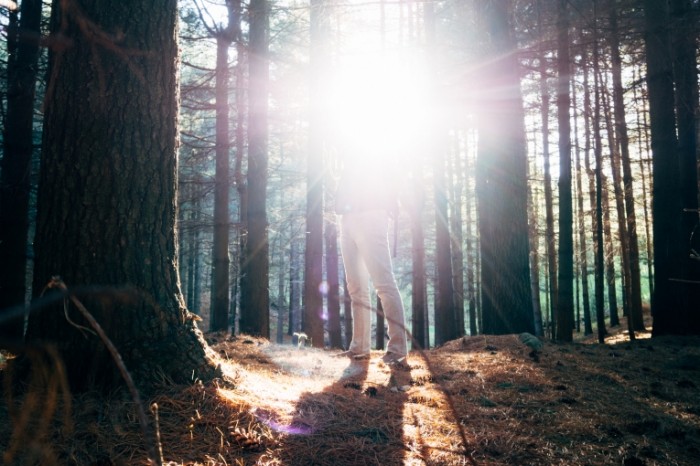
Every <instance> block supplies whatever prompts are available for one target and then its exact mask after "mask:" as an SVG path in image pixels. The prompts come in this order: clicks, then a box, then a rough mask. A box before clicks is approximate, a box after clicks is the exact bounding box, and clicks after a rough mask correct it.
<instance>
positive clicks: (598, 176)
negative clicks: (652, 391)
mask: <svg viewBox="0 0 700 466" xmlns="http://www.w3.org/2000/svg"><path fill="white" fill-rule="evenodd" d="M597 7H598V2H597V1H596V0H593V10H594V12H593V16H594V25H593V88H594V89H595V99H594V105H595V107H594V108H593V121H592V122H591V123H592V127H593V137H594V152H595V165H596V167H595V202H594V203H593V205H595V237H596V241H595V247H596V250H595V254H596V261H595V300H596V321H597V324H598V342H599V343H604V342H605V335H606V334H607V330H606V328H605V298H604V275H603V274H604V267H605V253H604V251H605V240H604V238H603V147H602V141H601V138H600V130H599V129H598V128H600V98H599V93H600V83H599V82H598V76H599V73H598V68H599V65H600V63H599V61H598V60H599V52H598V50H599V46H598V10H597ZM585 88H586V92H588V91H587V86H585ZM587 100H588V104H589V105H588V106H587V108H590V98H588V99H587Z"/></svg>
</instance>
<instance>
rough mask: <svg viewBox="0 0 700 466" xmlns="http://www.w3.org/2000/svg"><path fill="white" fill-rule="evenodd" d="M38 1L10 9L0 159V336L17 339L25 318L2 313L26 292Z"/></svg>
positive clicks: (18, 304)
mask: <svg viewBox="0 0 700 466" xmlns="http://www.w3.org/2000/svg"><path fill="white" fill-rule="evenodd" d="M41 3H42V2H41V0H22V5H21V16H20V19H19V24H17V23H18V20H17V13H16V12H11V13H10V14H11V15H12V18H11V20H10V25H11V27H10V28H9V34H8V38H7V41H8V50H9V57H8V70H7V71H8V79H7V80H8V83H7V89H8V92H7V114H6V118H5V125H4V130H3V157H2V161H1V163H0V263H2V267H0V337H6V338H14V339H19V338H21V336H22V333H23V331H24V319H23V318H22V317H20V316H17V317H15V318H13V319H11V320H8V321H6V322H3V321H4V316H3V314H4V313H5V312H10V311H12V312H16V311H15V310H14V309H12V308H13V307H15V306H16V307H23V306H24V301H25V295H26V285H25V282H26V277H27V275H26V274H27V270H26V268H27V234H28V232H29V193H30V188H31V183H30V175H31V159H32V149H33V145H34V138H33V121H34V97H35V89H36V84H35V83H36V77H37V66H38V57H39V43H38V36H39V24H40V20H41ZM12 25H14V26H12ZM15 309H16V308H15Z"/></svg>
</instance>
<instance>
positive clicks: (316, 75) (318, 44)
mask: <svg viewBox="0 0 700 466" xmlns="http://www.w3.org/2000/svg"><path fill="white" fill-rule="evenodd" d="M325 7H326V2H325V0H312V2H311V55H310V64H311V88H312V89H315V90H316V92H312V93H311V101H310V121H309V131H310V134H309V153H308V158H307V165H306V174H307V175H306V255H305V266H304V322H303V329H304V332H306V334H307V335H308V336H309V338H311V341H312V342H313V345H314V346H316V347H321V348H322V347H323V340H324V329H323V295H322V294H321V291H320V289H319V287H320V285H321V282H322V281H323V173H324V168H323V167H324V144H325V141H324V137H325V136H324V133H325V132H324V123H323V122H324V118H325V117H324V112H323V105H324V101H323V99H324V96H323V95H322V93H321V92H320V91H319V90H320V89H321V87H322V86H323V85H324V84H325V83H324V78H325V77H324V67H325V66H326V63H327V62H326V61H327V60H328V58H329V57H328V53H327V43H326V39H327V33H328V31H327V28H328V17H327V12H326V11H325Z"/></svg>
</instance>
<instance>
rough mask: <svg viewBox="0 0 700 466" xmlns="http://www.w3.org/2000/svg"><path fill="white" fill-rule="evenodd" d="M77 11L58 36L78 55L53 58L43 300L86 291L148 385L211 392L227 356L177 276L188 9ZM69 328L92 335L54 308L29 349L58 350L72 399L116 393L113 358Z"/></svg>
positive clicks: (146, 5) (149, 5)
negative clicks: (180, 17)
mask: <svg viewBox="0 0 700 466" xmlns="http://www.w3.org/2000/svg"><path fill="white" fill-rule="evenodd" d="M75 5H76V3H73V2H70V3H66V2H61V1H58V0H56V1H55V2H54V4H53V18H52V28H53V31H55V32H58V30H59V27H60V28H61V34H62V35H64V36H65V37H68V38H69V39H70V42H67V44H70V45H69V46H68V47H67V48H65V49H62V50H58V51H54V52H53V53H52V54H51V73H50V79H49V83H48V88H47V98H46V106H45V108H46V114H45V124H44V140H43V153H42V160H41V164H42V169H41V177H40V181H39V192H38V215H37V235H36V241H35V248H36V264H35V269H34V284H33V286H34V295H35V296H38V295H40V294H41V293H42V291H43V290H44V287H45V285H46V284H47V283H48V282H49V280H50V279H51V277H53V276H57V275H60V276H61V277H62V278H63V280H64V281H65V283H67V284H68V285H69V287H75V291H76V293H77V295H78V297H79V299H80V300H81V301H82V302H83V303H84V305H85V306H86V308H87V310H88V311H90V312H91V313H92V314H93V315H94V317H95V318H96V320H97V321H98V322H99V324H100V325H101V326H102V328H103V329H104V331H105V332H106V334H107V336H108V337H109V338H110V339H111V340H112V341H113V342H114V344H115V346H116V348H117V349H118V351H119V353H120V354H121V358H122V359H123V361H124V363H125V364H126V367H127V368H128V370H129V371H131V373H132V375H133V376H134V377H135V378H136V380H138V381H139V382H141V384H142V385H145V384H148V383H150V382H153V381H155V380H156V379H162V376H163V375H165V376H166V377H168V378H170V379H172V380H174V381H176V382H192V381H194V380H196V379H202V380H207V379H211V378H213V377H215V376H217V375H218V371H217V369H216V367H215V365H214V363H213V358H214V357H215V356H214V355H213V353H212V352H211V351H210V350H209V349H208V347H207V345H206V343H205V342H204V340H203V339H202V334H201V332H200V331H199V330H198V329H197V327H196V326H195V324H194V322H193V319H192V318H191V315H190V314H189V312H188V311H187V310H186V308H185V305H184V302H183V298H182V294H181V292H180V283H179V278H178V273H177V255H176V247H175V219H176V189H177V183H176V180H177V178H176V174H177V144H178V137H177V119H178V102H177V95H178V70H177V40H176V37H177V36H176V22H177V2H176V1H175V0H158V1H155V0H150V1H143V0H130V1H123V2H117V3H113V2H108V1H104V0H92V1H87V0H86V1H82V2H80V5H81V8H80V10H78V9H77V8H76V6H75ZM64 6H67V7H68V8H67V9H64V8H63V7H64ZM116 32H119V33H120V37H121V38H122V40H121V41H120V42H118V43H117V42H114V41H113V40H112V37H113V36H112V35H111V34H114V33H116ZM85 115H90V118H85ZM68 317H70V320H71V321H72V322H75V323H76V324H77V325H81V326H84V327H85V326H88V324H87V323H86V322H85V320H84V319H82V318H81V316H80V315H79V314H78V313H77V311H76V309H75V308H74V307H72V306H68V307H67V309H66V310H65V314H64V309H63V306H54V307H51V308H49V309H46V310H44V311H43V312H41V313H35V314H33V315H32V316H31V318H30V322H29V329H28V335H27V338H28V340H29V341H31V342H36V343H53V344H55V345H56V346H57V348H58V350H59V352H60V354H61V356H62V358H63V361H64V363H65V364H66V374H67V376H68V380H69V381H70V383H71V386H72V388H73V389H82V388H85V387H87V386H88V385H91V384H96V385H101V386H103V387H105V388H106V389H112V388H113V387H114V385H115V382H117V381H118V380H119V378H120V376H119V372H118V370H117V366H116V365H115V364H114V361H112V360H111V357H110V355H109V353H108V351H107V349H106V348H105V346H104V345H103V343H102V342H101V341H100V339H99V338H97V337H95V336H92V335H87V334H86V333H85V332H84V331H81V329H80V328H78V327H77V326H76V325H75V324H72V323H70V322H69V321H68Z"/></svg>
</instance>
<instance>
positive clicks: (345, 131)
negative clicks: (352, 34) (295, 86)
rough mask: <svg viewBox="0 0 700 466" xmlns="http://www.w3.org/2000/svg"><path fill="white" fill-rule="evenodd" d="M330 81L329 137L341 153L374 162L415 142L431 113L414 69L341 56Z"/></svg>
mask: <svg viewBox="0 0 700 466" xmlns="http://www.w3.org/2000/svg"><path fill="white" fill-rule="evenodd" d="M331 81H332V84H331V89H330V91H329V93H330V96H329V102H328V104H329V113H330V116H331V118H330V123H331V125H332V129H331V133H332V134H334V135H336V137H337V138H338V146H339V148H340V150H341V151H347V152H351V153H352V156H353V158H357V157H361V158H364V159H367V160H368V161H373V162H378V163H380V162H382V161H383V160H384V159H393V158H395V157H397V156H405V155H407V154H406V153H407V152H408V151H410V150H411V149H415V148H416V146H417V145H419V144H420V142H421V140H422V138H423V137H424V134H425V132H426V128H427V122H428V121H430V119H431V116H432V111H431V109H430V107H429V102H430V101H431V100H430V99H429V98H428V97H429V96H428V85H427V80H426V79H425V77H424V76H422V74H421V73H420V72H419V70H416V69H413V70H412V69H410V68H409V67H408V66H407V65H406V64H402V63H400V62H398V61H397V60H388V59H383V58H382V57H380V56H376V55H364V56H362V57H351V58H347V59H346V60H345V61H344V62H343V64H342V65H341V66H339V67H338V69H337V70H336V73H335V76H334V77H333V78H332V80H331Z"/></svg>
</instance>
